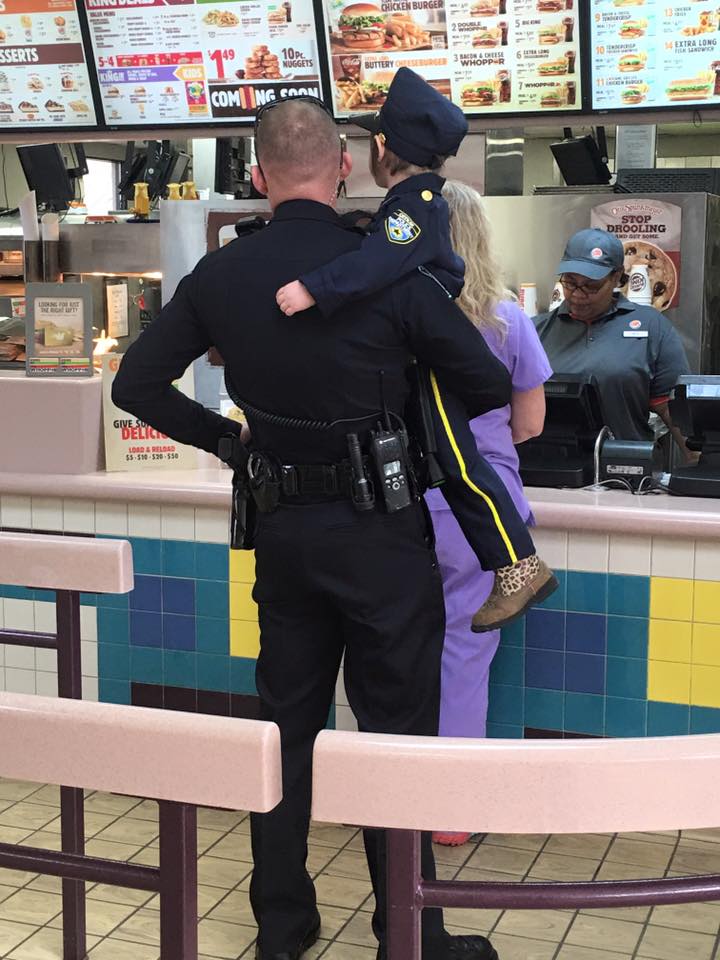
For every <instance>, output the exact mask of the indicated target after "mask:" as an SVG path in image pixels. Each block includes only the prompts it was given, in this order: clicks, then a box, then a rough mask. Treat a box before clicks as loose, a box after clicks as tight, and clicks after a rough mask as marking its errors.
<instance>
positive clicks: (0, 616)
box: [0, 597, 5, 629]
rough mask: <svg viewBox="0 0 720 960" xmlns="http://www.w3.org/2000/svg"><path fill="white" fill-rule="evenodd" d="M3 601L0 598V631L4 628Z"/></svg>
mask: <svg viewBox="0 0 720 960" xmlns="http://www.w3.org/2000/svg"><path fill="white" fill-rule="evenodd" d="M4 603H5V601H4V600H3V598H2V597H0V629H1V628H2V627H4V626H5V606H4Z"/></svg>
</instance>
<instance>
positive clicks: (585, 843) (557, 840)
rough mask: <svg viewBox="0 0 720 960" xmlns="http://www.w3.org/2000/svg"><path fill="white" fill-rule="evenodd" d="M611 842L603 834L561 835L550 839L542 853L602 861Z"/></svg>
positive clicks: (610, 838)
mask: <svg viewBox="0 0 720 960" xmlns="http://www.w3.org/2000/svg"><path fill="white" fill-rule="evenodd" d="M611 842H612V837H608V836H607V834H604V833H587V834H577V833H561V834H556V835H555V836H552V837H550V839H549V840H548V842H547V843H546V844H545V848H544V849H543V853H559V854H561V855H562V856H566V857H567V856H569V857H588V858H589V859H590V860H602V859H603V857H604V856H605V854H606V852H607V849H608V847H609V846H610V843H611Z"/></svg>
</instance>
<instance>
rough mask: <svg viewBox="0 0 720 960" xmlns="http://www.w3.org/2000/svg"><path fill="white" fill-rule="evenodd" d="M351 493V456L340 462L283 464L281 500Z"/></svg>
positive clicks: (331, 497) (333, 497) (343, 496)
mask: <svg viewBox="0 0 720 960" xmlns="http://www.w3.org/2000/svg"><path fill="white" fill-rule="evenodd" d="M351 496H352V472H351V470H350V461H349V460H342V461H341V462H340V463H309V464H294V465H288V464H283V465H282V466H281V467H280V497H281V500H284V501H292V500H306V501H312V500H317V501H322V500H339V499H346V498H349V497H351Z"/></svg>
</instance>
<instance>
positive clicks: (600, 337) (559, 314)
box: [535, 296, 689, 440]
mask: <svg viewBox="0 0 720 960" xmlns="http://www.w3.org/2000/svg"><path fill="white" fill-rule="evenodd" d="M535 326H536V328H537V332H538V335H539V336H540V342H541V343H542V345H543V347H544V348H545V352H546V353H547V355H548V359H549V360H550V366H551V367H552V368H553V371H554V372H555V373H564V374H574V375H581V376H593V377H595V379H596V380H597V383H598V387H599V390H600V396H601V399H602V404H603V408H604V410H605V419H606V421H607V425H608V426H609V427H610V429H611V430H612V432H613V433H614V434H615V436H616V437H618V438H619V439H622V440H646V439H651V438H652V431H651V430H650V428H649V426H648V414H649V412H650V401H651V400H655V399H659V398H663V397H667V396H668V395H669V393H670V391H671V390H672V388H673V387H674V386H675V384H676V383H677V381H678V378H679V377H680V376H682V375H683V374H685V373H689V368H688V362H687V357H686V356H685V350H684V348H683V345H682V342H681V340H680V337H679V336H678V333H677V331H676V330H675V328H674V327H673V325H672V324H671V323H670V321H669V320H668V319H667V317H665V316H664V314H662V313H660V312H659V311H658V310H655V308H654V307H643V306H639V305H638V304H636V303H631V302H630V301H629V300H627V299H626V298H625V297H623V296H618V297H616V299H615V301H614V303H613V305H612V307H611V308H610V310H609V311H608V312H607V313H606V314H604V315H603V316H602V317H598V319H597V320H594V321H593V322H592V323H591V324H586V323H585V322H584V321H582V320H573V319H572V318H571V317H570V314H569V312H568V307H567V304H566V303H564V302H563V303H561V304H560V306H559V307H557V308H556V309H555V310H553V311H552V312H551V313H544V314H541V315H540V316H539V317H536V318H535Z"/></svg>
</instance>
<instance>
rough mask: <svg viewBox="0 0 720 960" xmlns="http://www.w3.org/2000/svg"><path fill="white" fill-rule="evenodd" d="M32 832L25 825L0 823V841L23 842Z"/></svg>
mask: <svg viewBox="0 0 720 960" xmlns="http://www.w3.org/2000/svg"><path fill="white" fill-rule="evenodd" d="M31 834H32V830H28V829H27V828H25V827H6V826H4V825H3V824H0V843H22V842H23V840H26V839H27V838H28V837H29V836H30V835H31Z"/></svg>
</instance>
